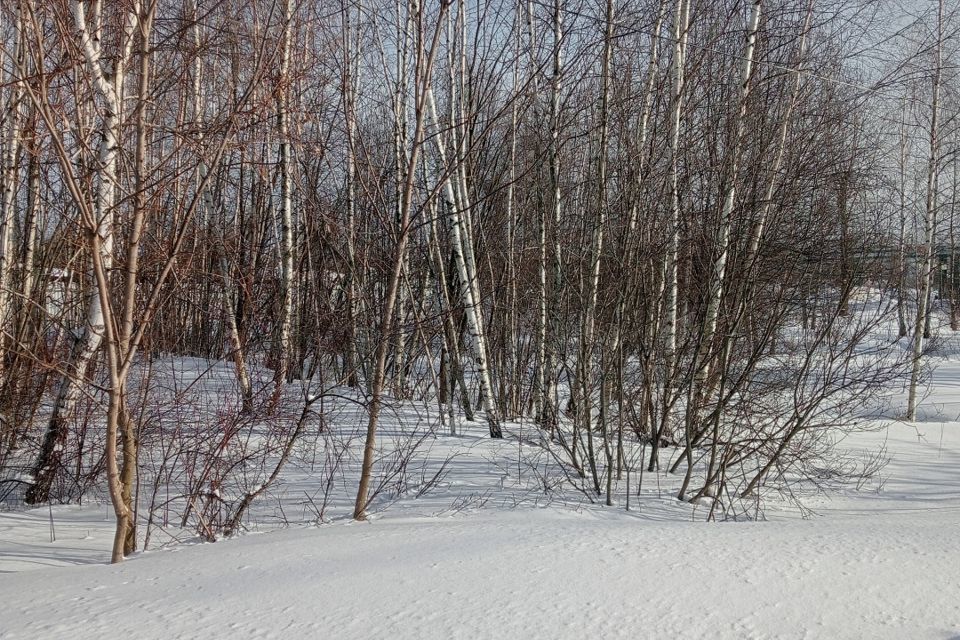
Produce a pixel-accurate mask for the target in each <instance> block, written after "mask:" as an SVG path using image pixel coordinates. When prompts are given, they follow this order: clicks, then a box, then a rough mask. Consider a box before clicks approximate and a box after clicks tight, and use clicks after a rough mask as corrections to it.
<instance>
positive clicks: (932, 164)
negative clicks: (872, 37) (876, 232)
mask: <svg viewBox="0 0 960 640" xmlns="http://www.w3.org/2000/svg"><path fill="white" fill-rule="evenodd" d="M942 57H943V0H940V2H939V3H938V4H937V44H936V48H935V50H934V65H935V69H934V74H933V96H932V98H931V111H932V113H931V117H930V156H929V159H928V162H927V196H926V202H925V207H924V214H925V215H924V219H923V243H924V244H923V259H922V261H921V263H920V291H919V295H918V296H917V315H916V321H915V322H914V325H913V367H912V369H911V372H910V389H909V393H908V396H907V420H916V419H917V393H918V392H917V386H918V384H919V382H920V365H921V361H920V360H921V357H922V356H923V342H924V341H923V333H924V324H925V323H926V320H927V314H928V313H929V309H928V303H929V299H930V284H931V275H932V271H933V239H934V231H935V228H936V214H937V191H938V188H939V176H940V171H939V167H940V135H939V133H940V132H939V120H940V85H941V83H942V77H943V62H942Z"/></svg>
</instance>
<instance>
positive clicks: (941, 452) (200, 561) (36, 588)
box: [0, 357, 960, 640]
mask: <svg viewBox="0 0 960 640" xmlns="http://www.w3.org/2000/svg"><path fill="white" fill-rule="evenodd" d="M937 366H938V368H937V369H936V372H935V373H934V375H933V379H932V385H931V393H930V394H929V396H928V397H927V398H926V399H925V400H924V403H923V406H922V412H921V413H922V416H921V418H922V419H921V421H920V422H917V423H912V424H904V423H902V422H898V421H896V420H893V419H891V418H877V419H875V420H874V421H873V424H874V425H875V426H876V429H875V430H872V431H865V432H861V433H857V434H854V435H851V436H848V437H847V438H846V439H845V440H843V441H842V442H840V444H839V446H840V447H841V448H842V449H843V450H844V451H846V452H847V455H848V456H849V459H850V461H851V462H850V464H851V465H853V466H856V465H861V467H862V466H863V465H864V464H868V461H870V460H873V459H883V458H888V459H889V462H888V464H886V466H884V467H883V468H882V469H880V470H879V472H878V473H877V474H876V475H875V476H874V477H872V478H869V479H864V480H863V482H856V481H849V482H847V483H845V484H842V485H838V484H831V482H830V479H829V478H826V479H825V483H826V485H827V489H828V490H826V491H822V492H813V493H807V494H806V495H804V496H803V499H802V501H801V502H802V504H803V509H800V508H798V507H797V506H795V504H794V503H793V502H791V501H788V500H781V501H778V500H776V499H770V500H768V503H767V505H766V507H765V508H764V510H763V513H762V515H763V517H762V518H761V519H759V520H756V521H727V522H705V518H704V515H705V511H704V508H703V507H694V506H692V505H688V504H685V503H680V502H677V501H676V500H675V499H674V498H673V494H672V491H673V489H674V488H675V482H676V480H675V479H673V478H672V477H671V476H669V474H666V473H662V474H648V475H647V477H646V478H645V479H644V483H643V486H642V488H641V494H640V497H639V498H637V497H636V495H634V498H633V504H632V509H631V511H629V512H628V511H626V509H625V506H626V505H625V485H624V482H621V483H620V485H619V488H618V494H617V495H618V498H617V505H616V506H614V507H603V506H602V505H601V504H599V503H597V504H592V503H590V502H589V500H588V499H587V497H586V496H585V495H584V494H582V493H580V492H578V491H576V490H575V488H574V487H573V486H572V485H570V483H569V482H568V481H567V480H566V479H564V477H563V475H562V474H559V473H558V465H557V464H556V463H555V461H552V460H551V459H550V458H549V457H545V455H544V454H543V453H542V450H541V449H540V448H538V447H536V446H533V445H522V446H518V437H519V436H520V435H521V433H520V432H521V428H522V427H521V426H520V425H517V424H514V425H512V426H511V427H510V429H509V436H510V437H508V438H507V439H506V440H505V441H502V442H495V441H491V440H489V439H487V438H485V437H483V431H484V427H483V426H482V425H479V424H477V425H467V427H466V428H465V429H464V431H463V432H462V433H461V434H460V435H459V436H456V437H451V436H442V435H440V436H437V437H435V438H434V437H432V436H431V438H430V439H429V441H425V442H424V444H423V451H422V452H421V454H420V455H419V457H417V458H416V459H417V460H422V463H419V462H418V463H417V464H418V465H419V466H415V467H414V468H412V469H409V470H407V471H406V472H405V473H404V476H405V478H404V479H403V483H402V490H397V491H396V492H394V493H391V491H392V490H385V491H384V494H383V496H384V497H383V499H382V500H380V501H379V502H378V503H377V505H376V507H377V508H376V509H375V511H376V513H375V516H374V517H373V518H372V519H371V521H370V522H366V523H354V522H351V521H350V520H349V519H348V518H346V517H343V514H344V513H345V512H344V509H345V508H346V507H348V506H349V505H348V504H346V502H344V500H345V497H346V496H349V491H348V490H349V488H350V487H352V486H353V484H352V479H351V478H349V477H348V476H347V475H344V474H341V475H343V477H340V478H339V479H338V480H337V482H339V483H342V485H343V487H342V490H338V491H336V492H333V494H335V495H336V496H339V497H336V498H335V499H334V501H333V504H331V506H330V509H329V516H325V517H324V520H325V521H326V522H327V523H326V524H323V525H320V526H308V525H304V524H302V523H303V522H306V521H309V520H311V519H316V518H315V507H316V501H317V500H320V499H321V497H315V498H314V499H313V501H312V502H311V501H310V500H306V499H305V498H304V493H305V492H306V493H308V494H309V493H310V492H313V493H314V495H315V496H316V492H317V491H318V487H317V486H316V484H317V481H316V480H314V481H313V484H311V478H315V475H314V474H312V473H311V470H310V468H309V465H307V463H306V462H305V461H304V460H303V459H302V458H301V459H299V460H298V462H297V464H296V465H293V466H292V467H291V469H290V470H289V472H287V473H286V474H285V479H284V484H283V486H282V488H281V489H280V490H278V492H277V496H275V497H274V498H271V499H265V500H264V502H263V504H262V505H260V511H258V514H259V515H258V517H257V518H256V519H255V520H254V521H253V522H252V523H251V524H250V527H249V528H250V531H249V532H248V533H247V534H246V535H243V536H239V537H238V538H236V539H232V540H226V541H221V542H218V543H215V544H199V543H196V542H192V541H191V540H190V538H189V535H188V534H186V533H178V532H177V531H176V530H172V528H171V527H169V526H168V527H166V528H157V530H156V531H155V533H154V536H155V538H154V540H155V542H154V543H153V544H152V546H151V548H152V550H149V551H148V552H146V553H142V554H139V555H137V556H136V557H134V558H132V559H130V560H128V561H127V562H125V563H124V564H122V565H115V566H110V565H107V564H104V563H105V561H106V560H107V559H108V549H109V546H110V540H111V536H112V526H113V523H112V518H111V515H110V510H109V508H108V507H107V506H106V505H104V504H97V503H96V502H87V503H86V504H85V505H84V506H82V507H78V506H63V507H54V508H52V509H47V508H41V509H34V510H28V511H13V512H6V513H0V572H3V573H2V574H0V603H2V608H0V638H3V639H4V640H7V639H11V640H12V639H24V638H31V639H41V638H43V639H45V638H71V639H72V640H79V639H82V638H103V637H108V636H114V635H119V636H125V637H137V638H158V639H159V638H164V639H166V638H221V637H230V638H284V639H292V638H335V639H337V640H340V639H348V638H381V637H389V638H391V639H394V640H400V639H404V638H414V639H419V638H486V637H500V638H518V637H524V638H580V637H589V636H597V637H624V638H627V637H629V638H960V359H957V358H955V357H945V358H944V359H941V360H939V361H938V362H937ZM896 395H898V394H895V396H896ZM895 400H896V397H895ZM895 405H896V402H895V403H894V406H895ZM895 412H896V410H895V409H894V410H892V411H891V415H894V414H895ZM401 422H402V421H401ZM523 435H525V436H526V435H529V434H528V433H524V434H523ZM390 437H391V436H390V433H389V431H387V432H386V433H385V435H384V438H385V441H386V442H389V439H390ZM398 441H399V440H398ZM878 454H879V455H878ZM444 464H445V465H446V466H445V467H444V468H443V472H442V473H441V474H440V475H438V476H436V482H435V483H433V484H431V479H432V478H434V477H435V476H434V474H435V473H436V472H437V471H438V470H439V469H440V468H441V467H442V466H443V465H444ZM534 469H539V471H537V472H535V471H534ZM334 477H339V476H334ZM632 481H633V482H634V483H636V481H637V478H636V477H634V478H633V480H632ZM391 483H394V481H391ZM544 485H549V488H548V489H547V490H545V489H544ZM858 485H859V486H858ZM391 486H392V484H391ZM634 486H635V485H634ZM634 491H635V489H634ZM394 494H395V495H394ZM296 505H300V512H299V513H292V512H293V511H295V508H296V507H295V506H296ZM277 511H279V512H282V513H284V515H285V518H284V520H283V521H281V520H279V519H277V518H273V519H271V515H270V514H273V513H275V512H277ZM271 522H272V523H273V525H272V526H271V525H270V524H269V523H271ZM285 522H289V523H292V524H291V526H280V525H282V524H283V523H285ZM298 523H300V524H298ZM278 529H279V530H278ZM51 539H54V541H52V542H51Z"/></svg>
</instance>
